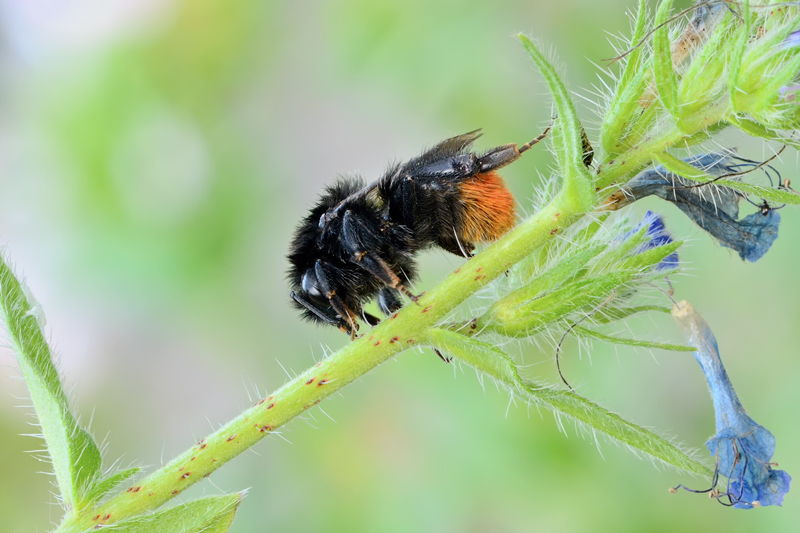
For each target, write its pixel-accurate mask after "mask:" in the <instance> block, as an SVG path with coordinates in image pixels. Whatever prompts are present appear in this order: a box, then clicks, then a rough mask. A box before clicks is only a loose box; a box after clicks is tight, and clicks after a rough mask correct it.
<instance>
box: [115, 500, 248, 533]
mask: <svg viewBox="0 0 800 533" xmlns="http://www.w3.org/2000/svg"><path fill="white" fill-rule="evenodd" d="M243 496H244V495H243V494H230V495H227V496H212V497H210V498H202V499H200V500H194V501H191V502H189V503H184V504H181V505H180V506H178V507H173V508H172V509H167V510H165V511H158V512H156V513H153V514H150V515H146V516H144V517H136V518H131V519H129V520H124V521H122V522H117V523H114V524H113V529H111V528H110V529H111V530H112V531H114V533H225V532H226V531H228V530H229V529H230V527H231V524H233V519H234V518H235V517H236V510H237V509H238V508H239V504H240V503H241V502H242V497H243ZM112 518H113V517H112Z"/></svg>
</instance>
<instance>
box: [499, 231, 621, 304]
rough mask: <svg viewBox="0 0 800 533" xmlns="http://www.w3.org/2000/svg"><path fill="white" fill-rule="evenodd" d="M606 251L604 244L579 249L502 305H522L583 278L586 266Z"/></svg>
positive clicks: (507, 297) (508, 297)
mask: <svg viewBox="0 0 800 533" xmlns="http://www.w3.org/2000/svg"><path fill="white" fill-rule="evenodd" d="M604 249H605V245H602V244H598V245H594V246H589V247H587V248H581V247H577V249H576V250H575V251H574V252H572V253H570V254H569V255H568V256H566V257H564V258H561V259H560V260H559V261H558V262H557V263H556V264H555V265H553V266H552V267H550V268H548V269H547V270H545V271H544V272H541V273H539V274H538V275H537V276H536V277H534V278H533V279H532V280H531V281H530V282H529V283H526V284H525V285H524V286H523V287H521V288H520V289H518V290H516V291H514V292H513V293H511V294H509V295H508V296H506V297H505V298H503V299H502V300H500V302H499V303H500V305H509V306H516V305H520V304H522V303H523V302H525V301H527V300H532V299H533V298H536V297H538V296H542V295H543V294H544V293H546V292H547V291H550V290H552V289H554V288H556V287H559V286H561V285H562V284H564V283H566V282H568V281H571V280H574V279H578V278H581V277H583V275H584V274H585V273H586V265H587V264H588V263H589V262H590V261H591V260H592V259H593V258H594V257H595V256H597V255H598V254H599V253H600V252H602V251H603V250H604Z"/></svg>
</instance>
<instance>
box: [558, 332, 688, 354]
mask: <svg viewBox="0 0 800 533" xmlns="http://www.w3.org/2000/svg"><path fill="white" fill-rule="evenodd" d="M572 331H574V332H575V333H577V334H579V335H584V336H586V337H593V338H595V339H598V340H601V341H606V342H610V343H613V344H623V345H625V346H638V347H640V348H658V349H659V350H670V351H674V352H696V351H697V348H692V347H691V346H684V345H682V344H664V343H661V342H650V341H640V340H635V339H622V338H619V337H612V336H609V335H603V334H602V333H598V332H596V331H592V330H590V329H587V328H584V327H581V326H575V327H574V328H572Z"/></svg>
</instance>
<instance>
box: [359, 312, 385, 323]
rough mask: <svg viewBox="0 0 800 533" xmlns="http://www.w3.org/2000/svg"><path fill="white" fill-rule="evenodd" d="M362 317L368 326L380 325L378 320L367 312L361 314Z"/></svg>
mask: <svg viewBox="0 0 800 533" xmlns="http://www.w3.org/2000/svg"><path fill="white" fill-rule="evenodd" d="M362 316H363V317H364V321H365V322H366V323H367V324H369V325H370V326H377V325H378V324H380V323H381V319H380V318H378V317H376V316H375V315H371V314H369V313H367V312H364V313H362Z"/></svg>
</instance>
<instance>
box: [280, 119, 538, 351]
mask: <svg viewBox="0 0 800 533" xmlns="http://www.w3.org/2000/svg"><path fill="white" fill-rule="evenodd" d="M549 129H550V128H547V130H545V131H544V132H543V133H542V134H541V135H539V136H538V137H537V138H536V139H534V140H532V141H531V142H529V143H526V144H524V145H522V146H521V147H519V148H518V147H517V145H516V144H506V145H503V146H498V147H496V148H492V149H491V150H489V151H487V152H485V153H483V154H480V155H479V154H476V153H474V152H473V151H472V150H471V146H472V143H473V142H475V140H476V139H477V138H478V137H480V135H481V134H480V132H479V131H480V130H475V131H472V132H469V133H465V134H464V135H459V136H458V137H453V138H452V139H447V140H446V141H443V142H441V143H439V144H437V145H436V146H434V147H433V148H431V149H430V150H428V151H426V152H425V153H423V154H422V155H420V156H419V157H416V158H414V159H411V160H410V161H407V162H405V163H401V164H394V165H392V166H391V167H390V168H389V169H388V170H387V171H386V173H385V174H384V175H383V177H381V178H380V179H379V180H377V181H375V182H372V183H370V184H369V185H365V184H364V183H363V181H362V180H361V179H360V178H356V177H348V178H341V179H339V181H338V182H337V183H335V184H334V185H332V186H330V187H328V188H326V189H325V192H324V193H323V194H322V196H321V197H320V199H319V201H318V202H317V204H316V205H315V206H314V207H313V208H312V209H311V212H310V213H309V214H308V216H307V217H305V218H304V219H303V220H302V222H301V223H300V225H299V226H298V227H297V230H296V231H295V235H294V239H293V240H292V244H291V246H290V248H289V255H288V259H289V262H290V263H291V267H290V269H289V272H288V277H289V283H290V285H291V288H292V292H291V297H292V299H293V302H294V304H295V306H296V307H297V308H298V309H300V310H302V311H303V315H304V317H305V318H307V319H309V320H312V321H315V322H321V323H326V324H330V325H332V326H336V327H338V328H339V329H341V330H342V331H344V332H346V333H349V334H350V337H351V338H355V335H356V331H357V330H358V323H357V322H356V318H357V317H361V318H362V319H363V320H364V321H366V322H367V323H369V324H371V325H376V324H377V323H378V322H380V320H379V319H378V318H377V317H375V316H373V315H371V314H369V313H366V312H364V310H363V308H362V304H363V303H364V302H366V301H369V300H371V299H373V298H374V297H376V296H377V298H378V305H379V307H380V309H381V311H382V312H383V313H385V314H386V315H387V316H388V315H391V314H392V313H394V312H395V311H397V310H398V309H400V308H401V307H402V300H401V298H400V294H399V293H403V294H404V295H405V296H407V297H408V298H410V299H411V300H413V301H416V299H417V297H416V296H415V295H414V294H412V293H411V291H410V290H409V288H408V287H409V285H410V284H411V282H412V281H414V278H415V276H416V270H417V267H416V264H415V261H414V255H415V254H416V253H417V252H418V251H420V250H424V249H426V248H430V247H433V246H438V247H440V248H443V249H444V250H447V251H448V252H450V253H453V254H456V255H459V256H463V257H471V256H472V252H473V250H474V249H475V245H476V244H478V243H482V242H490V241H493V240H496V239H498V238H499V237H500V236H502V235H503V234H504V233H506V232H507V231H509V230H510V229H511V228H512V227H513V226H514V224H515V223H516V219H517V215H516V209H515V201H514V197H513V196H512V195H511V192H510V191H509V190H508V189H507V188H506V186H505V183H503V179H502V178H501V177H500V176H499V175H497V173H496V172H495V171H496V170H497V169H499V168H501V167H504V166H506V165H508V164H509V163H512V162H513V161H516V160H517V159H518V158H519V157H520V155H521V154H522V153H523V152H525V151H527V150H528V149H530V148H531V147H532V146H533V145H535V144H537V143H538V142H539V141H541V140H542V139H543V138H544V137H545V136H546V135H547V132H548V131H549Z"/></svg>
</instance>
